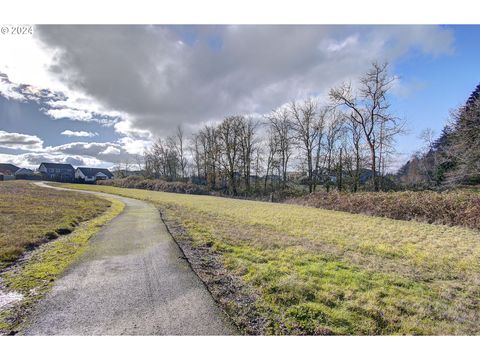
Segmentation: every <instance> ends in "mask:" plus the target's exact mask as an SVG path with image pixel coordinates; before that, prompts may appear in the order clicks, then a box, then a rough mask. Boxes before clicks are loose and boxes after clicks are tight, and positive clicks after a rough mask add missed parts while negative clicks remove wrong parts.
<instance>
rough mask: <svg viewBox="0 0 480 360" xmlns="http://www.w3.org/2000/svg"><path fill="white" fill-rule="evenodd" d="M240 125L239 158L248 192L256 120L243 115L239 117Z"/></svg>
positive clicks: (249, 189)
mask: <svg viewBox="0 0 480 360" xmlns="http://www.w3.org/2000/svg"><path fill="white" fill-rule="evenodd" d="M239 127H240V129H239V130H240V134H239V136H240V155H241V157H240V160H241V163H242V169H243V177H244V180H245V190H246V192H247V193H250V191H251V188H250V175H251V167H252V160H253V159H252V158H253V153H254V151H255V146H256V142H257V139H256V137H255V133H256V130H257V128H258V122H255V121H253V120H252V119H250V118H249V119H246V118H244V117H240V118H239Z"/></svg>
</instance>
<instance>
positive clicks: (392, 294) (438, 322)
mask: <svg viewBox="0 0 480 360" xmlns="http://www.w3.org/2000/svg"><path fill="white" fill-rule="evenodd" d="M68 186H69V187H73V188H82V189H89V190H96V191H101V192H106V193H112V194H118V195H123V196H128V197H133V198H137V199H141V200H147V201H151V202H153V203H155V204H157V205H158V206H159V207H161V208H163V209H164V210H165V211H166V213H167V217H168V218H175V219H177V220H178V221H179V222H180V223H181V225H182V227H183V228H184V229H185V230H186V231H187V232H188V235H189V236H190V237H191V238H192V241H193V243H194V245H196V246H200V245H207V246H210V247H211V249H212V250H213V251H215V252H217V253H218V254H221V256H222V259H223V262H224V265H225V267H226V268H227V269H228V271H230V272H231V273H232V274H235V275H236V276H239V277H241V278H242V279H243V281H244V282H245V283H246V284H247V285H248V286H249V287H250V288H251V289H252V291H253V292H254V293H255V294H256V295H257V297H258V300H257V307H258V308H259V309H260V312H261V314H262V316H263V317H264V318H265V319H266V327H265V330H264V331H265V333H268V334H480V318H479V317H480V304H479V299H480V275H479V274H480V271H479V270H480V233H479V232H478V231H476V230H472V229H468V228H464V227H454V226H452V227H450V226H444V225H431V224H426V223H418V222H414V221H401V220H392V219H387V218H379V217H372V216H365V215H359V214H350V213H344V212H338V211H330V210H323V209H315V208H308V207H303V206H297V205H288V204H272V203H264V202H254V201H242V200H235V199H227V198H218V197H209V196H195V195H181V194H172V193H162V192H153V191H146V190H136V189H123V188H115V187H108V186H88V185H86V186H85V185H68Z"/></svg>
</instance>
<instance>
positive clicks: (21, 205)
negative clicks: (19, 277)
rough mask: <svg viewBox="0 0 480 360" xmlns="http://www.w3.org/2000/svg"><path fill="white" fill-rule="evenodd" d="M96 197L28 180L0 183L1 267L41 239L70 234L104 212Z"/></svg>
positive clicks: (105, 201) (104, 208)
mask: <svg viewBox="0 0 480 360" xmlns="http://www.w3.org/2000/svg"><path fill="white" fill-rule="evenodd" d="M109 206H110V202H109V201H107V200H104V199H100V198H98V197H95V196H91V195H86V194H80V193H73V192H67V191H58V190H54V189H47V188H41V187H39V186H36V185H34V184H32V183H30V182H27V181H10V182H3V183H0V268H2V267H5V266H6V265H8V264H10V263H11V262H13V261H15V260H16V259H18V258H19V257H20V256H21V254H22V253H23V252H24V251H25V250H28V249H29V248H32V247H34V246H36V245H38V244H41V243H42V242H45V241H48V240H50V239H54V238H56V237H58V236H59V235H63V234H67V233H70V232H71V231H72V230H73V228H74V227H75V226H76V225H78V224H79V223H80V222H82V221H86V220H89V219H92V218H93V217H95V216H97V215H98V214H100V213H102V212H104V211H105V210H106V208H108V207H109Z"/></svg>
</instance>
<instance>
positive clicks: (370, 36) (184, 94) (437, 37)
mask: <svg viewBox="0 0 480 360" xmlns="http://www.w3.org/2000/svg"><path fill="white" fill-rule="evenodd" d="M36 34H37V35H38V37H39V39H40V40H41V41H42V42H43V43H44V44H45V45H46V46H47V47H49V48H51V49H53V50H55V52H54V53H55V54H56V58H55V59H54V65H53V66H52V67H51V69H50V70H51V71H52V73H54V74H55V75H56V76H57V77H58V78H59V79H61V80H62V81H63V82H65V83H66V84H67V85H68V86H69V87H70V88H71V89H73V90H79V91H81V92H84V93H86V94H88V95H89V96H91V97H92V98H94V99H96V100H98V101H99V102H100V103H101V104H102V105H103V106H106V107H107V108H110V109H112V110H115V111H120V112H125V113H126V114H128V115H129V121H130V122H129V124H130V126H131V128H133V129H139V130H149V131H151V132H153V134H154V135H163V134H164V133H165V132H169V131H170V129H172V128H173V127H172V125H173V124H179V123H182V124H185V125H191V126H195V125H196V124H199V123H201V122H204V121H208V120H211V119H218V118H221V117H223V116H224V115H227V114H231V113H263V112H267V111H269V110H271V109H273V108H275V107H277V106H279V105H281V104H283V103H284V102H287V101H289V100H291V99H292V98H298V97H305V96H310V95H317V94H323V93H325V92H326V91H327V90H328V88H330V87H331V86H332V85H334V84H335V83H338V82H339V81H342V80H345V79H348V78H356V77H357V76H358V74H360V73H361V72H363V71H364V70H365V69H366V68H367V66H368V65H369V63H370V62H371V61H372V60H389V61H392V62H394V61H395V60H396V59H397V58H398V57H399V56H401V55H404V54H405V53H406V52H408V51H409V50H411V49H417V50H419V51H421V52H424V53H428V54H432V55H438V54H441V53H445V52H448V51H451V47H452V40H453V39H452V35H451V33H450V32H449V31H448V30H445V29H444V28H441V27H435V26H368V27H367V26H355V27H354V26H215V27H214V26H198V27H175V26H174V27H159V26H40V27H38V29H37V32H36ZM192 34H193V35H192Z"/></svg>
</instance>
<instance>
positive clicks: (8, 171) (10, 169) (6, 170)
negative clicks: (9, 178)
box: [0, 164, 20, 175]
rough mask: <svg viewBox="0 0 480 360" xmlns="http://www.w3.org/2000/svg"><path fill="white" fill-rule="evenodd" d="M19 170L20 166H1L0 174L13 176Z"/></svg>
mask: <svg viewBox="0 0 480 360" xmlns="http://www.w3.org/2000/svg"><path fill="white" fill-rule="evenodd" d="M18 169H20V168H19V167H18V166H15V165H12V164H0V173H2V174H5V175H13V174H15V172H16V171H17V170H18Z"/></svg>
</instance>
